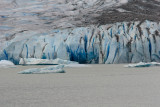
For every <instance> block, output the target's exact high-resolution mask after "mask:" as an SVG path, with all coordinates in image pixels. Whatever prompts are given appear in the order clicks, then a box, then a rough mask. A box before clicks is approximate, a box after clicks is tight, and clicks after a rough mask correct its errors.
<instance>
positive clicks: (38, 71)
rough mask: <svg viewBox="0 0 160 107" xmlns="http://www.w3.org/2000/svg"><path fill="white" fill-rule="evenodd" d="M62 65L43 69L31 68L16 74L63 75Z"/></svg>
mask: <svg viewBox="0 0 160 107" xmlns="http://www.w3.org/2000/svg"><path fill="white" fill-rule="evenodd" d="M63 68H64V65H56V66H50V67H45V68H32V69H27V70H24V71H20V72H18V74H48V73H65V71H64V70H63Z"/></svg>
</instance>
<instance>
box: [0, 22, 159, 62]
mask: <svg viewBox="0 0 160 107" xmlns="http://www.w3.org/2000/svg"><path fill="white" fill-rule="evenodd" d="M32 34H34V33H32ZM23 35H24V36H23ZM25 35H26V33H25V32H24V33H22V34H21V36H22V37H23V38H21V37H20V36H16V37H15V38H14V39H12V40H11V41H7V42H6V46H5V47H4V49H3V50H2V51H1V53H0V59H6V60H11V61H13V62H14V63H15V64H18V62H19V60H20V58H39V59H56V58H61V59H64V60H71V61H77V62H79V63H107V64H108V63H130V62H132V63H135V62H140V61H143V62H151V61H156V62H159V61H160V23H157V22H151V21H147V20H146V21H143V22H140V21H136V22H122V23H115V24H106V25H101V26H94V25H92V26H89V27H77V28H70V29H64V30H59V29H57V30H53V31H51V32H47V33H44V34H43V35H42V34H37V33H35V35H32V36H30V37H28V36H26V38H24V37H25Z"/></svg>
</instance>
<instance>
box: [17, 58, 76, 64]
mask: <svg viewBox="0 0 160 107" xmlns="http://www.w3.org/2000/svg"><path fill="white" fill-rule="evenodd" d="M19 64H21V65H58V64H78V62H74V61H69V60H63V59H59V58H57V59H54V60H49V59H36V58H21V59H20V62H19Z"/></svg>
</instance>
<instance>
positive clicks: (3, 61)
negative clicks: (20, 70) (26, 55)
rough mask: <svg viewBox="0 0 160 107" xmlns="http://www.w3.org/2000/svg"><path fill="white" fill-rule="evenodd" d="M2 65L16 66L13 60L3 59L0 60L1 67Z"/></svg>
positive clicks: (6, 66)
mask: <svg viewBox="0 0 160 107" xmlns="http://www.w3.org/2000/svg"><path fill="white" fill-rule="evenodd" d="M1 67H5V68H8V67H16V66H15V65H14V63H12V62H11V61H8V60H1V61H0V68H1Z"/></svg>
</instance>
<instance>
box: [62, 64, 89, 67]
mask: <svg viewBox="0 0 160 107" xmlns="http://www.w3.org/2000/svg"><path fill="white" fill-rule="evenodd" d="M65 67H73V68H75V67H77V68H79V67H90V66H89V65H85V64H68V65H65Z"/></svg>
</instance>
